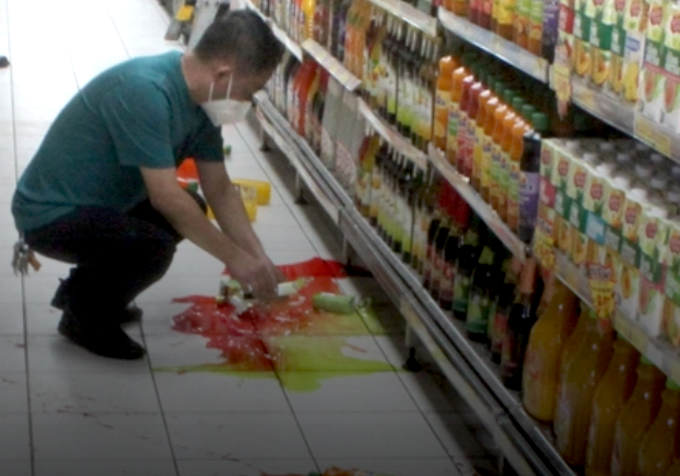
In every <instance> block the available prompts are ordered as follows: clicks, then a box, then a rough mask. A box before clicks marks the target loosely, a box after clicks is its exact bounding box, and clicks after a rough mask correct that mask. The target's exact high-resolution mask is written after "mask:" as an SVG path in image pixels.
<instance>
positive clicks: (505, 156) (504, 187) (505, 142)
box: [496, 97, 518, 222]
mask: <svg viewBox="0 0 680 476" xmlns="http://www.w3.org/2000/svg"><path fill="white" fill-rule="evenodd" d="M514 99H515V97H513V102H514ZM517 121H518V117H517V113H516V112H515V111H514V110H513V109H512V108H509V109H508V112H506V114H505V115H504V116H503V132H502V133H501V134H502V135H501V147H500V149H501V152H500V153H501V155H500V168H499V169H498V171H499V173H498V189H499V191H498V208H497V209H496V212H498V215H499V216H500V217H501V220H503V221H504V222H507V221H508V188H509V185H510V162H511V160H510V147H511V146H512V128H513V127H514V126H515V124H516V123H517Z"/></svg>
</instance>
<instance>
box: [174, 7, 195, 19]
mask: <svg viewBox="0 0 680 476" xmlns="http://www.w3.org/2000/svg"><path fill="white" fill-rule="evenodd" d="M193 14H194V7H192V6H191V5H187V4H186V3H184V4H182V6H181V7H180V8H179V10H177V13H175V20H177V21H189V20H191V16H192V15H193Z"/></svg>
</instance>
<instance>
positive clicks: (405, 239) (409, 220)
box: [401, 197, 413, 253]
mask: <svg viewBox="0 0 680 476" xmlns="http://www.w3.org/2000/svg"><path fill="white" fill-rule="evenodd" d="M401 207H402V209H401V217H402V219H401V223H402V227H403V236H402V244H401V248H402V251H403V252H404V253H410V252H411V248H412V246H413V245H412V243H413V241H412V237H413V210H412V209H411V207H410V205H409V203H408V200H406V198H405V197H402V198H401Z"/></svg>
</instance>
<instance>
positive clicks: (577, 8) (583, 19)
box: [573, 0, 594, 78]
mask: <svg viewBox="0 0 680 476" xmlns="http://www.w3.org/2000/svg"><path fill="white" fill-rule="evenodd" d="M593 1H594V0H576V1H575V2H574V60H573V64H574V71H575V72H576V74H577V75H579V76H581V77H584V78H585V77H589V76H590V70H591V68H592V65H593V58H592V51H591V50H592V46H591V44H590V33H591V28H590V25H591V23H592V21H593V18H592V17H590V16H588V14H587V10H588V8H587V6H588V3H590V2H593ZM593 10H594V8H593ZM593 14H594V12H593Z"/></svg>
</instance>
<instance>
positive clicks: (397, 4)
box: [370, 0, 437, 36]
mask: <svg viewBox="0 0 680 476" xmlns="http://www.w3.org/2000/svg"><path fill="white" fill-rule="evenodd" d="M370 2H371V3H372V4H373V5H375V6H377V7H380V8H382V9H383V10H385V11H387V12H388V13H390V14H391V15H394V16H396V17H398V18H400V19H402V20H403V21H405V22H406V23H408V24H410V25H412V26H414V27H416V28H417V29H419V30H420V31H422V32H423V33H425V34H426V35H429V36H437V19H436V18H435V17H433V16H431V15H428V14H427V13H425V12H422V11H420V10H418V9H417V8H415V7H414V6H412V5H409V4H408V3H406V2H402V1H401V0H370Z"/></svg>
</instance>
